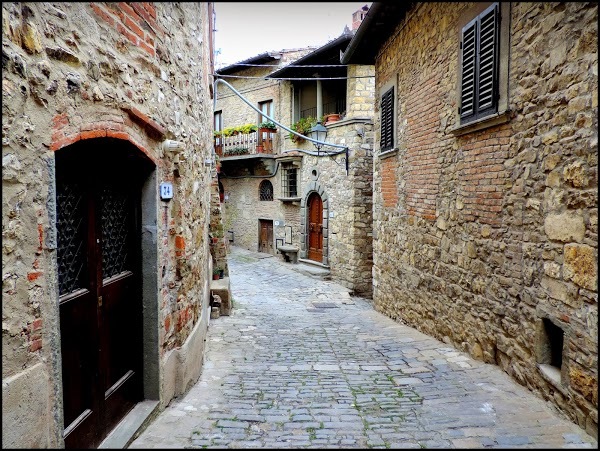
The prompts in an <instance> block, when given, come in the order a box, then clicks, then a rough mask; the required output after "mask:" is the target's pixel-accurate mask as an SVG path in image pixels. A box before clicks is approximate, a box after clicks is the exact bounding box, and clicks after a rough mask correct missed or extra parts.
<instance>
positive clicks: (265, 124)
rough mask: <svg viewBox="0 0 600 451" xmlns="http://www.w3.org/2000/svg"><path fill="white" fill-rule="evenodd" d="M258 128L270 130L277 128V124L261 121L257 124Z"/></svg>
mask: <svg viewBox="0 0 600 451" xmlns="http://www.w3.org/2000/svg"><path fill="white" fill-rule="evenodd" d="M258 128H268V129H270V130H277V126H276V125H275V122H273V121H263V122H261V123H260V124H258Z"/></svg>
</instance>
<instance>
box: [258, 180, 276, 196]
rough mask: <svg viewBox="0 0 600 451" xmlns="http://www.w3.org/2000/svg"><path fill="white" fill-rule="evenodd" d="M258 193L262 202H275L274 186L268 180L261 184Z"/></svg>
mask: <svg viewBox="0 0 600 451" xmlns="http://www.w3.org/2000/svg"><path fill="white" fill-rule="evenodd" d="M258 191H259V197H260V200H273V184H272V183H271V182H269V181H268V180H263V181H262V182H260V186H259V188H258Z"/></svg>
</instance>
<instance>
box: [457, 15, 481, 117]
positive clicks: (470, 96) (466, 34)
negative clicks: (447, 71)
mask: <svg viewBox="0 0 600 451" xmlns="http://www.w3.org/2000/svg"><path fill="white" fill-rule="evenodd" d="M461 45H462V83H461V94H460V118H461V119H466V118H469V117H471V116H473V115H474V114H475V94H476V89H475V88H476V81H477V78H476V77H477V70H476V69H477V20H473V21H472V22H470V23H469V24H467V26H465V27H464V28H463V29H462V41H461Z"/></svg>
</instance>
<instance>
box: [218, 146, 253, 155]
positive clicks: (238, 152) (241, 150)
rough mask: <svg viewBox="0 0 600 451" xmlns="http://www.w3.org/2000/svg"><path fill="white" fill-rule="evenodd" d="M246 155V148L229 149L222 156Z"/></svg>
mask: <svg viewBox="0 0 600 451" xmlns="http://www.w3.org/2000/svg"><path fill="white" fill-rule="evenodd" d="M247 153H248V148H247V147H231V148H229V149H226V150H225V151H224V152H223V155H244V154H247Z"/></svg>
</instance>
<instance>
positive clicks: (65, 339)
mask: <svg viewBox="0 0 600 451" xmlns="http://www.w3.org/2000/svg"><path fill="white" fill-rule="evenodd" d="M65 298H66V299H64V300H62V302H60V306H59V313H60V334H61V353H62V360H63V362H66V363H67V364H66V365H63V370H62V380H63V399H64V403H63V408H64V425H65V443H66V444H67V446H69V447H76V448H78V447H81V446H86V447H87V446H90V445H89V444H90V443H93V444H97V442H98V438H97V422H98V418H99V414H100V412H99V409H100V406H99V403H98V400H97V396H96V390H95V387H96V385H97V374H96V370H95V369H96V368H97V362H96V361H95V359H96V356H97V353H96V352H95V351H96V348H97V345H96V344H95V335H94V334H90V330H91V329H93V330H95V329H96V324H95V323H96V319H97V307H96V298H95V296H94V295H93V294H92V293H90V291H89V290H87V289H82V290H79V291H78V292H76V293H74V295H71V296H65Z"/></svg>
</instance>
